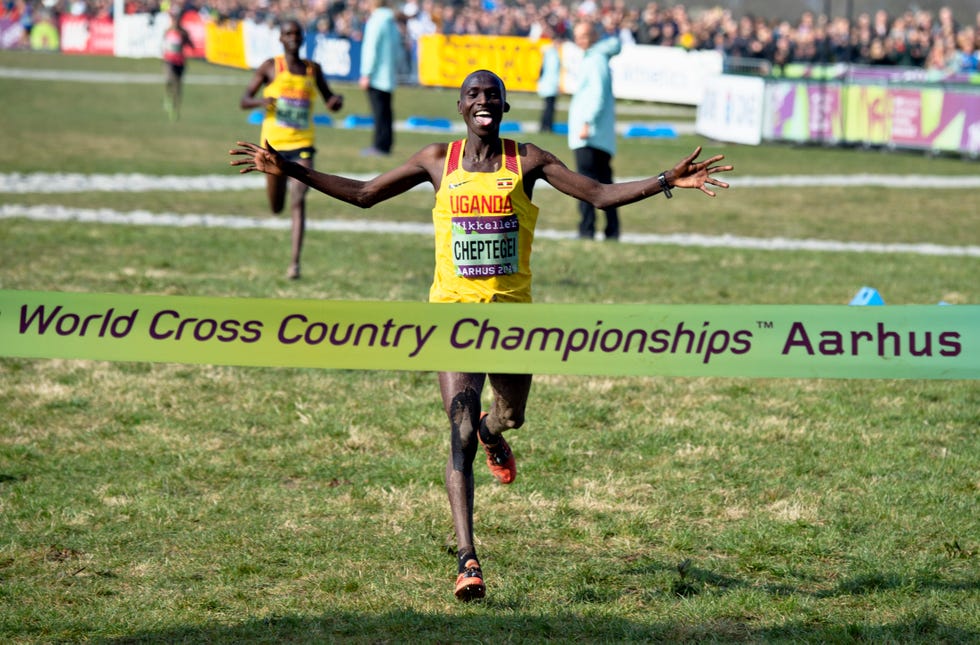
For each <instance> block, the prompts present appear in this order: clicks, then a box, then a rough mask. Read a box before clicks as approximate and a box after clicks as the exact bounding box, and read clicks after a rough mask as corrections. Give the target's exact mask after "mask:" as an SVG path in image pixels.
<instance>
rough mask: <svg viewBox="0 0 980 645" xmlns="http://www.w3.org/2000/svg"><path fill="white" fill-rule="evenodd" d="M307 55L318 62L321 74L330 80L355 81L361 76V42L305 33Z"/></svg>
mask: <svg viewBox="0 0 980 645" xmlns="http://www.w3.org/2000/svg"><path fill="white" fill-rule="evenodd" d="M306 47H307V51H308V53H307V57H308V58H309V59H310V60H313V61H316V62H317V63H320V68H321V69H323V75H324V76H326V77H327V78H329V79H330V80H332V81H350V82H355V81H357V79H359V78H360V76H361V42H360V41H353V40H348V39H347V38H328V37H327V36H324V35H323V34H318V33H316V32H308V33H307V34H306Z"/></svg>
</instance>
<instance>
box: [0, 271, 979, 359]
mask: <svg viewBox="0 0 980 645" xmlns="http://www.w3.org/2000/svg"><path fill="white" fill-rule="evenodd" d="M978 344H980V306H962V305H957V306H937V305H927V306H893V305H889V306H878V307H858V306H826V305H824V306H778V305H757V306H753V305H739V306H730V305H594V304H584V305H539V304H534V305H531V304H526V305H521V304H500V305H484V304H452V305H438V304H427V303H414V302H344V301H321V300H272V299H257V298H255V299H247V298H202V297H177V296H146V295H137V296H133V295H121V294H86V293H59V292H32V291H0V356H7V357H29V358H67V359H92V360H107V361H140V362H142V361H148V362H166V363H195V364H215V365H244V366H270V367H308V368H323V369H364V370H413V371H415V370H420V371H443V370H448V371H460V370H466V371H472V370H479V371H487V372H504V373H524V372H534V373H536V374H549V373H550V374H582V375H610V376H617V375H619V376H622V375H664V376H704V377H707V376H724V377H762V378H771V377H791V378H853V379H861V378H888V379H905V378H915V379H977V378H980V348H978Z"/></svg>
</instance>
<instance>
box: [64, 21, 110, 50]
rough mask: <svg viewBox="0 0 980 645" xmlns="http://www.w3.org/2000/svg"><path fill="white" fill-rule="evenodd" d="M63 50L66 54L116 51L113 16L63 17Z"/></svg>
mask: <svg viewBox="0 0 980 645" xmlns="http://www.w3.org/2000/svg"><path fill="white" fill-rule="evenodd" d="M61 51H62V53H65V54H100V55H105V56H112V55H113V54H114V53H115V32H114V27H113V24H112V19H111V18H86V17H85V16H71V15H67V16H62V17H61Z"/></svg>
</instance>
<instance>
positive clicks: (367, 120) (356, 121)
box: [344, 114, 374, 128]
mask: <svg viewBox="0 0 980 645" xmlns="http://www.w3.org/2000/svg"><path fill="white" fill-rule="evenodd" d="M373 126H374V117H371V116H364V115H363V114H351V115H350V116H348V117H347V118H346V119H344V127H345V128H370V127H373Z"/></svg>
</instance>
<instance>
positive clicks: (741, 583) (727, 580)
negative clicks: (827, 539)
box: [627, 562, 980, 598]
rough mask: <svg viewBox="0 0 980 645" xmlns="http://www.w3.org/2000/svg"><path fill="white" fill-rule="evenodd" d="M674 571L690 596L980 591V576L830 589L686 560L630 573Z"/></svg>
mask: <svg viewBox="0 0 980 645" xmlns="http://www.w3.org/2000/svg"><path fill="white" fill-rule="evenodd" d="M671 570H672V571H674V572H675V573H677V574H678V576H677V578H676V579H675V580H674V581H673V583H672V584H671V592H672V593H673V594H674V595H676V596H683V597H690V596H697V595H698V594H700V593H702V592H704V591H707V590H710V591H712V592H713V593H718V592H722V593H724V592H726V591H733V590H738V589H748V588H752V589H759V590H761V591H765V592H766V593H769V594H772V595H776V596H791V595H792V596H809V597H811V598H838V597H842V596H862V595H866V594H873V593H879V592H882V591H889V590H893V589H914V590H923V589H929V590H934V591H974V592H975V591H980V577H978V578H972V579H966V580H944V579H942V578H939V577H935V578H929V577H915V578H909V577H908V576H905V575H901V574H898V573H887V572H881V571H872V572H865V573H861V574H858V575H854V576H851V577H849V578H845V579H844V580H841V581H840V582H838V583H837V584H836V585H834V587H832V588H830V589H805V588H802V587H799V586H795V585H790V584H779V583H769V582H755V581H748V580H743V579H741V578H736V577H732V576H726V575H723V574H719V573H716V572H714V571H711V570H708V569H702V568H700V567H696V566H692V565H690V564H689V563H687V562H684V563H681V565H680V566H679V567H670V566H668V565H665V564H663V563H651V564H648V565H644V566H641V567H632V568H631V569H629V570H627V573H628V574H649V573H653V572H655V571H671Z"/></svg>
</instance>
